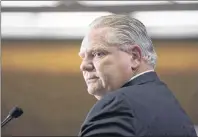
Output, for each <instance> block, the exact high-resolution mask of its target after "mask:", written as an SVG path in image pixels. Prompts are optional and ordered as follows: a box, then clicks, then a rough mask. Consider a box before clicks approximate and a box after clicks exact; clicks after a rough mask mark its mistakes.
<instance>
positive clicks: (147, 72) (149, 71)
mask: <svg viewBox="0 0 198 137" xmlns="http://www.w3.org/2000/svg"><path fill="white" fill-rule="evenodd" d="M153 71H154V70H153V69H152V70H147V71H144V72H142V73H139V74H137V75H135V76H133V77H132V78H131V79H130V80H129V81H131V80H133V79H135V78H137V77H139V76H140V75H143V74H145V73H148V72H153Z"/></svg>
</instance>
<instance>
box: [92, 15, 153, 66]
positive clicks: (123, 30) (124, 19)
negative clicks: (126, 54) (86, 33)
mask: <svg viewBox="0 0 198 137" xmlns="http://www.w3.org/2000/svg"><path fill="white" fill-rule="evenodd" d="M90 27H91V28H102V27H108V28H110V30H111V31H110V32H108V34H106V35H107V36H106V37H105V38H106V39H105V42H107V43H108V44H110V45H118V46H119V48H120V49H121V50H124V51H128V49H129V46H133V45H135V44H136V45H138V46H139V47H140V49H141V52H142V57H143V59H144V60H145V61H147V63H148V64H150V65H151V66H152V67H153V68H155V65H156V60H157V54H156V52H155V49H154V47H153V44H152V41H151V38H150V37H149V36H148V34H147V31H146V28H145V26H144V24H143V23H141V22H140V21H139V20H137V19H135V18H131V17H130V16H127V15H118V14H113V15H107V16H102V17H99V18H96V19H95V20H94V21H93V22H92V23H91V24H90ZM111 32H112V33H111Z"/></svg>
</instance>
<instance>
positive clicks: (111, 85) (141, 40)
mask: <svg viewBox="0 0 198 137" xmlns="http://www.w3.org/2000/svg"><path fill="white" fill-rule="evenodd" d="M79 56H80V57H81V58H82V64H81V66H80V69H81V71H82V72H83V76H84V79H85V81H86V84H87V90H88V92H89V94H91V95H93V96H95V97H96V98H97V99H98V102H97V103H96V104H95V105H94V106H93V108H92V109H91V110H90V112H89V113H88V115H87V118H86V120H85V121H84V123H83V125H82V127H81V131H80V133H79V136H196V133H195V129H194V127H193V124H192V123H191V121H190V119H189V118H188V116H187V115H186V113H185V112H184V110H183V109H182V108H181V107H180V105H179V103H178V102H177V101H176V99H175V97H174V96H173V94H172V93H171V91H170V90H169V89H168V87H167V86H166V85H165V84H164V83H163V82H162V81H160V79H159V78H158V76H157V74H156V73H155V72H154V68H155V65H156V59H157V55H156V53H155V50H154V47H153V45H152V41H151V39H150V38H149V36H148V34H147V31H146V28H145V26H144V25H143V24H142V23H141V22H140V21H138V20H136V19H134V18H130V17H128V16H126V15H108V16H103V17H100V18H97V19H96V20H94V21H93V22H92V23H91V25H90V30H89V32H88V33H87V35H86V36H85V38H84V39H83V42H82V45H81V48H80V52H79Z"/></svg>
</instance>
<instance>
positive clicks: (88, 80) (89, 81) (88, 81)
mask: <svg viewBox="0 0 198 137" xmlns="http://www.w3.org/2000/svg"><path fill="white" fill-rule="evenodd" d="M97 79H98V77H92V78H88V79H86V82H87V83H91V82H94V81H96V80H97Z"/></svg>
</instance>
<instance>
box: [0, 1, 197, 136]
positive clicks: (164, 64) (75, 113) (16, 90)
mask: <svg viewBox="0 0 198 137" xmlns="http://www.w3.org/2000/svg"><path fill="white" fill-rule="evenodd" d="M1 11H2V12H1V37H2V39H1V119H3V118H5V116H6V115H7V114H8V112H9V110H10V109H11V108H12V107H14V106H16V105H17V106H20V107H21V108H23V110H24V115H23V116H22V117H20V118H19V119H16V120H14V121H12V122H11V123H9V125H7V126H6V127H5V128H3V129H2V135H12V136H53V135H54V136H55V135H56V136H63V135H66V136H69V135H74V136H75V135H78V132H79V129H80V126H81V124H82V122H83V121H84V119H85V117H86V114H87V113H88V111H89V109H90V108H91V107H92V106H93V105H94V103H95V102H96V99H95V98H94V97H92V96H90V95H89V94H88V93H87V91H86V86H85V82H84V81H83V77H82V75H81V73H80V71H79V65H80V61H81V60H80V58H79V57H78V52H79V48H80V44H81V41H82V38H83V36H84V34H85V33H86V31H87V29H88V25H89V23H91V21H93V19H95V18H96V17H99V16H102V15H108V14H112V13H119V14H129V15H130V16H132V17H134V18H137V19H139V20H140V21H142V22H143V23H144V24H145V26H146V27H147V30H148V33H149V35H150V36H151V38H152V40H153V43H154V46H155V48H156V51H157V54H158V62H157V68H156V71H157V73H158V75H159V77H160V78H161V79H162V80H163V81H164V82H166V83H167V85H168V86H169V87H170V89H172V91H173V94H174V95H175V96H176V98H177V99H178V101H179V102H180V104H181V105H182V107H183V108H184V110H185V111H186V113H187V114H188V115H189V116H190V118H191V120H192V122H193V123H194V125H195V126H196V125H198V1H74V0H73V1H4V0H3V1H1ZM164 113H169V112H164Z"/></svg>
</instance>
